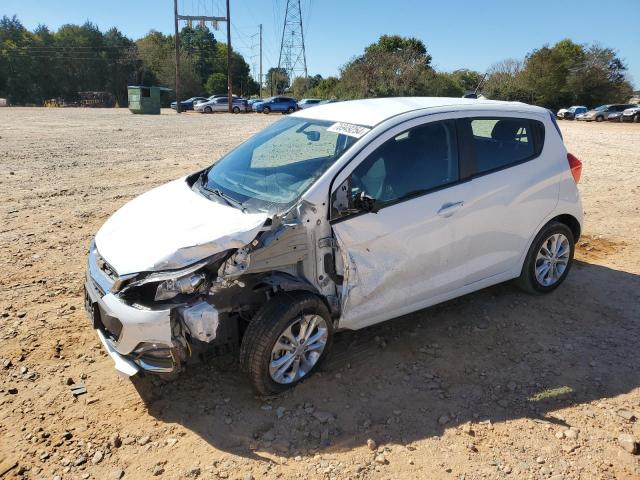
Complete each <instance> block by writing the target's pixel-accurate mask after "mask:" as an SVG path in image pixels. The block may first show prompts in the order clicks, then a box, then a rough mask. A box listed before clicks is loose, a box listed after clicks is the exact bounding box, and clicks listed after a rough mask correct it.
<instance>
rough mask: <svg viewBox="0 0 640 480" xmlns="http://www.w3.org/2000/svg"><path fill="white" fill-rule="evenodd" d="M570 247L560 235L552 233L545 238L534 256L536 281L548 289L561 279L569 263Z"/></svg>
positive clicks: (567, 241) (566, 240) (566, 239)
mask: <svg viewBox="0 0 640 480" xmlns="http://www.w3.org/2000/svg"><path fill="white" fill-rule="evenodd" d="M570 253H571V245H570V244H569V239H568V238H567V237H565V236H564V235H563V234H562V233H554V234H553V235H551V236H550V237H549V238H547V239H546V240H545V241H544V242H542V245H541V246H540V250H539V251H538V255H537V256H536V263H535V269H536V280H537V281H538V283H540V285H542V286H545V287H549V286H551V285H553V284H555V283H556V282H558V280H560V278H561V277H562V275H563V274H564V272H565V270H566V269H567V265H568V263H569V255H570Z"/></svg>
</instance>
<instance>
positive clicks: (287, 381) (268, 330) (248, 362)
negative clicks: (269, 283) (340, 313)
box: [240, 292, 333, 395]
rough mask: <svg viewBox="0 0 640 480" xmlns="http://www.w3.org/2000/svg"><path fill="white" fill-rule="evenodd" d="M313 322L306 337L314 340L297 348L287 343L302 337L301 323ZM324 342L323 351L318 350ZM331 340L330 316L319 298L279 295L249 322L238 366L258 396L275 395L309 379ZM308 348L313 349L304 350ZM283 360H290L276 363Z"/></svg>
mask: <svg viewBox="0 0 640 480" xmlns="http://www.w3.org/2000/svg"><path fill="white" fill-rule="evenodd" d="M312 321H315V322H316V323H315V324H314V325H316V326H314V327H312V329H311V330H310V331H309V332H308V334H307V335H306V338H307V339H312V338H317V341H315V342H313V343H312V342H311V341H308V342H307V343H306V345H305V343H304V341H303V342H300V343H297V344H296V345H298V346H297V347H296V346H295V345H294V344H293V343H291V342H289V341H288V339H289V338H292V337H293V338H294V339H299V338H301V336H304V333H303V331H302V328H303V327H302V324H303V322H312ZM297 327H299V329H298V328H297ZM323 341H324V346H323V348H322V349H320V348H318V346H319V345H320V344H321V343H322V342H323ZM332 341H333V324H332V322H331V315H330V314H329V310H328V309H327V306H326V305H325V304H324V302H323V301H322V300H321V299H320V298H319V297H318V296H316V295H314V294H312V293H309V292H286V293H280V294H278V295H276V296H275V297H273V298H272V299H271V300H269V301H268V302H267V303H265V304H264V305H263V306H262V307H261V308H260V310H258V312H257V313H256V314H255V316H254V317H253V319H252V320H251V322H250V323H249V326H248V327H247V330H246V332H245V334H244V337H243V339H242V345H241V346H240V367H241V369H242V370H243V371H244V372H245V373H247V374H248V376H249V380H250V381H251V384H252V386H253V388H254V389H255V390H256V391H257V392H258V393H260V394H261V395H273V394H277V393H280V392H283V391H285V390H287V389H289V388H291V387H293V386H294V385H296V384H297V383H298V382H300V381H302V380H304V379H306V378H309V377H310V376H311V375H312V374H313V373H314V372H315V371H316V369H317V368H318V365H320V364H321V363H322V361H323V360H324V359H325V358H326V356H327V354H328V352H329V350H330V348H331V343H332ZM277 345H283V346H286V348H287V350H277ZM311 345H314V346H316V348H311V349H309V350H308V351H307V348H308V347H309V346H311ZM288 349H292V350H294V351H293V352H291V351H290V350H288ZM296 352H297V353H296ZM285 358H287V359H289V361H287V360H285V361H284V362H282V363H281V364H278V363H277V361H278V360H283V359H285ZM292 358H293V360H291V359H292ZM300 359H303V360H300ZM296 365H297V367H298V368H297V369H296V368H295V367H296ZM305 370H306V371H305ZM278 377H279V378H278Z"/></svg>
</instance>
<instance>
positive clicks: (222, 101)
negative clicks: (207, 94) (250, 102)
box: [193, 97, 247, 113]
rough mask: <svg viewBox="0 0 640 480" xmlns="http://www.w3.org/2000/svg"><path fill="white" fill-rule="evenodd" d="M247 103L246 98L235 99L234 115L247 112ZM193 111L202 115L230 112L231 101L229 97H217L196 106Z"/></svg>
mask: <svg viewBox="0 0 640 480" xmlns="http://www.w3.org/2000/svg"><path fill="white" fill-rule="evenodd" d="M246 104H247V101H246V100H245V99H244V98H234V99H233V113H240V112H246V111H247V109H246ZM193 109H194V110H195V111H196V112H200V113H213V112H228V111H229V100H228V99H227V97H217V98H214V99H213V100H208V101H206V102H201V103H198V104H196V105H195V106H194V107H193Z"/></svg>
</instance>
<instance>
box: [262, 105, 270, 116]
mask: <svg viewBox="0 0 640 480" xmlns="http://www.w3.org/2000/svg"><path fill="white" fill-rule="evenodd" d="M262 111H263V112H264V113H266V114H267V115H269V114H270V113H271V109H270V108H269V107H264V108H263V109H262Z"/></svg>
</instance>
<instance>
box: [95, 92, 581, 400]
mask: <svg viewBox="0 0 640 480" xmlns="http://www.w3.org/2000/svg"><path fill="white" fill-rule="evenodd" d="M581 168H582V165H581V163H580V161H579V160H578V159H576V158H575V157H574V156H573V155H571V154H568V153H567V151H566V149H565V146H564V144H563V140H562V136H561V134H560V130H559V129H558V127H557V125H556V123H555V118H554V115H553V114H552V113H550V112H549V111H548V110H545V109H542V108H539V107H533V106H529V105H525V104H522V103H508V102H495V101H489V100H475V99H474V100H469V99H458V98H455V99H454V98H450V99H447V98H393V99H375V100H357V101H351V102H341V103H332V104H327V105H320V106H317V107H314V108H312V109H308V110H304V111H300V112H298V113H295V114H293V115H291V116H288V117H286V118H284V119H282V120H280V121H279V122H276V123H274V124H272V125H271V126H269V127H268V128H266V129H265V130H263V131H261V132H260V133H258V134H257V135H255V136H253V137H251V138H250V139H249V140H247V141H246V142H245V143H243V144H241V145H240V146H238V147H237V148H236V149H234V150H232V151H231V152H229V153H228V154H227V155H225V156H224V157H222V158H221V159H220V160H218V161H217V162H216V163H214V164H213V165H212V166H211V167H209V168H207V169H205V170H203V171H200V172H196V173H194V174H193V175H190V176H188V177H185V178H180V179H178V180H175V181H173V182H170V183H168V184H166V185H163V186H161V187H158V188H156V189H154V190H151V191H150V192H147V193H145V194H143V195H141V196H140V197H138V198H136V199H134V200H132V201H131V202H129V203H128V204H126V205H125V206H124V207H122V208H121V209H120V210H118V211H117V212H116V213H115V214H114V215H113V216H112V217H111V218H109V220H107V222H106V223H105V224H104V226H103V227H102V228H101V229H100V230H99V231H98V233H97V235H96V236H95V239H94V241H92V242H91V246H90V249H89V256H88V269H87V275H86V283H85V291H86V294H85V303H86V308H87V311H88V313H89V318H90V321H91V322H92V325H93V328H95V330H96V332H97V334H98V336H99V337H100V340H101V341H102V343H103V345H104V347H105V348H106V350H107V351H108V353H109V355H110V356H111V358H112V359H113V360H114V362H115V366H116V369H117V370H118V371H119V372H120V373H122V374H124V375H127V376H131V375H135V374H136V373H138V372H140V371H144V372H151V373H159V374H162V373H164V374H166V373H169V372H177V371H179V369H180V368H181V366H182V365H184V364H185V363H188V362H190V361H195V359H197V358H199V357H201V355H199V354H200V353H202V354H220V353H225V352H237V353H238V354H239V357H240V366H241V368H242V369H243V370H244V371H245V372H246V373H247V374H248V376H249V378H250V380H251V383H252V384H253V386H254V387H255V388H256V390H257V391H258V392H260V393H263V394H272V393H276V392H280V391H282V390H284V389H286V388H287V387H290V386H292V385H294V384H296V383H297V382H299V381H300V380H302V379H304V378H306V377H308V376H309V375H310V374H311V373H313V371H314V370H315V369H316V368H317V367H318V365H319V364H320V362H321V361H322V359H323V358H324V357H325V356H326V355H327V354H328V352H329V349H330V346H331V342H332V338H333V336H334V334H335V333H336V332H337V331H338V330H344V329H352V330H355V329H360V328H363V327H366V326H369V325H372V324H375V323H379V322H382V321H385V320H389V319H391V318H394V317H398V316H400V315H404V314H407V313H409V312H413V311H416V310H419V309H423V308H425V307H428V306H430V305H434V304H437V303H440V302H443V301H445V300H448V299H451V298H454V297H458V296H460V295H464V294H467V293H469V292H472V291H475V290H478V289H481V288H484V287H487V286H489V285H493V284H497V283H499V282H504V281H507V280H512V279H516V281H517V283H518V284H519V285H520V286H521V287H522V288H523V289H525V290H526V291H528V292H531V293H538V294H541V293H547V292H550V291H552V290H554V289H555V288H556V287H558V286H559V285H560V284H561V283H562V282H563V281H564V279H565V278H566V277H567V274H568V273H569V270H570V267H571V264H572V261H573V253H574V244H575V242H576V241H577V240H578V238H579V236H580V231H581V224H582V207H581V201H580V195H579V192H578V189H577V185H576V184H577V182H578V180H579V178H580V172H581Z"/></svg>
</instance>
